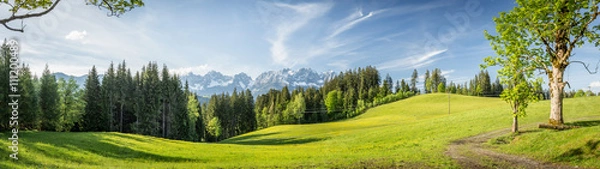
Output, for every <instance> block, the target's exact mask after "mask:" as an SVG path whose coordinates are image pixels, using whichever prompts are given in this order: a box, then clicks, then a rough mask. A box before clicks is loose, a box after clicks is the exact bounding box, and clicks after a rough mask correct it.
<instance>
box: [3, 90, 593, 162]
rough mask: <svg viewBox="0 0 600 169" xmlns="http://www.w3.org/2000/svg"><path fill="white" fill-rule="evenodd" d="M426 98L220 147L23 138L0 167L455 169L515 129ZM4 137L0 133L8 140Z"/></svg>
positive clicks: (581, 109) (533, 108) (533, 111)
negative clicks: (493, 136) (463, 146)
mask: <svg viewBox="0 0 600 169" xmlns="http://www.w3.org/2000/svg"><path fill="white" fill-rule="evenodd" d="M599 101H600V97H588V98H576V99H566V100H565V119H566V121H570V119H575V118H581V117H587V116H593V115H599V114H600V113H599V112H598V110H600V104H597V103H598V102H599ZM450 110H451V111H450V114H448V96H447V95H445V94H429V95H420V96H415V97H413V98H410V99H406V100H402V101H398V102H394V103H390V104H386V105H383V106H379V107H376V108H372V109H370V110H369V111H367V112H366V113H365V114H363V115H360V116H358V117H356V118H353V119H348V120H344V121H339V122H331V123H321V124H310V125H282V126H275V127H270V128H266V129H263V130H259V131H255V132H251V133H247V134H244V135H240V136H237V137H234V138H230V139H228V140H224V141H222V142H220V143H216V144H207V143H191V142H184V141H174V140H167V139H161V138H154V137H148V136H141V135H134V134H122V133H53V132H24V133H20V135H19V161H16V162H14V161H12V160H9V158H8V154H9V153H10V150H9V149H8V148H7V147H8V145H9V142H8V140H7V139H2V141H0V154H5V155H3V156H2V157H0V159H1V162H0V168H27V167H37V166H45V167H49V168H53V167H56V168H213V167H226V168H228V167H250V168H263V167H276V166H278V167H309V168H314V167H322V168H332V167H338V168H348V167H354V168H362V167H364V166H369V167H374V166H379V167H385V168H389V167H435V168H448V167H458V166H457V164H456V163H455V162H454V161H452V159H451V158H450V157H447V156H445V155H444V151H445V150H446V148H447V146H448V145H449V144H450V142H451V141H453V140H457V139H461V138H465V137H468V136H473V135H477V134H479V133H485V132H489V131H493V130H498V129H501V128H508V127H510V125H511V122H512V121H511V116H510V114H509V112H508V105H507V104H506V103H504V102H503V101H501V100H500V99H497V98H479V97H469V96H459V95H451V97H450ZM548 111H549V102H548V101H542V102H539V103H535V104H532V105H530V109H529V112H528V116H527V117H525V118H521V124H527V123H533V122H545V121H546V120H547V118H548V117H547V116H548ZM9 136H10V135H8V134H7V133H4V134H0V137H2V138H8V137H9Z"/></svg>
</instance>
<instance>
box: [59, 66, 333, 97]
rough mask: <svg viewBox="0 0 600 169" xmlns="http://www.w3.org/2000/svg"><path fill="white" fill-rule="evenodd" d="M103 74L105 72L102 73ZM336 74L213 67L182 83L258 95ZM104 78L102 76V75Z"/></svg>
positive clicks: (80, 79)
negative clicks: (252, 73) (253, 75)
mask: <svg viewBox="0 0 600 169" xmlns="http://www.w3.org/2000/svg"><path fill="white" fill-rule="evenodd" d="M54 75H55V76H56V77H57V79H58V78H64V79H68V78H69V77H73V78H75V80H76V81H77V84H78V85H79V86H80V88H83V87H84V84H85V79H87V75H83V76H69V75H66V74H64V73H60V72H58V73H54ZM100 76H102V75H100ZM333 76H335V73H334V72H333V71H328V72H322V73H318V72H316V71H314V70H312V69H310V68H301V69H298V70H292V69H282V70H278V71H267V72H264V73H261V74H260V75H259V76H258V77H256V78H255V79H252V78H251V77H250V76H248V75H247V74H246V73H238V74H236V75H233V76H228V75H223V74H222V73H220V72H217V71H210V72H208V73H206V74H205V75H197V74H193V73H188V74H184V75H180V77H179V78H180V79H181V82H182V84H184V83H185V82H186V81H187V82H188V85H189V87H190V90H192V91H193V92H196V93H197V94H198V95H200V96H210V95H213V94H219V93H223V92H225V93H232V92H233V90H234V89H237V90H238V91H241V90H246V89H250V90H251V91H252V95H254V96H258V95H260V94H264V93H266V92H268V91H269V90H270V89H277V90H280V89H281V88H283V87H284V86H288V87H289V89H290V90H293V89H295V88H298V87H304V88H306V87H320V86H323V83H324V82H325V81H327V80H329V79H331V78H332V77H333ZM100 80H102V77H100Z"/></svg>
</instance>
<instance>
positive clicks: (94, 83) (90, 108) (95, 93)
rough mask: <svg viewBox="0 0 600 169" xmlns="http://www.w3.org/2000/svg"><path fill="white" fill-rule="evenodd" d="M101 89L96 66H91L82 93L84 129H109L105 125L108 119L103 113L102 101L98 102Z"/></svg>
mask: <svg viewBox="0 0 600 169" xmlns="http://www.w3.org/2000/svg"><path fill="white" fill-rule="evenodd" d="M101 91H102V89H101V88H100V81H99V80H98V73H97V71H96V66H93V67H92V70H91V71H90V73H89V74H88V77H87V79H86V81H85V93H84V95H83V100H84V101H85V102H86V104H85V108H84V110H85V111H84V114H83V126H82V127H83V130H84V131H108V129H109V126H108V125H106V124H107V123H106V121H109V118H108V114H106V113H104V111H103V110H102V108H103V107H102V103H101V102H99V100H101V98H102V96H101V95H100V93H101Z"/></svg>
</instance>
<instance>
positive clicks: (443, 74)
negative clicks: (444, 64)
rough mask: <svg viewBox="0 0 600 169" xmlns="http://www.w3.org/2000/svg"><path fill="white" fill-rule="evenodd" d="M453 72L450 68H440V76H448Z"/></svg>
mask: <svg viewBox="0 0 600 169" xmlns="http://www.w3.org/2000/svg"><path fill="white" fill-rule="evenodd" d="M451 73H454V69H450V70H442V76H444V77H446V78H448V77H450V74H451Z"/></svg>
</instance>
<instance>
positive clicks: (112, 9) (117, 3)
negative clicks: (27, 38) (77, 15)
mask: <svg viewBox="0 0 600 169" xmlns="http://www.w3.org/2000/svg"><path fill="white" fill-rule="evenodd" d="M60 1H61V0H55V1H52V0H13V1H9V0H0V6H6V7H8V12H9V13H10V14H9V15H6V16H8V17H6V18H0V24H2V25H4V27H6V29H8V30H12V31H18V32H24V28H25V26H23V24H21V27H20V28H15V27H11V26H10V25H9V23H10V22H12V21H17V20H21V21H22V20H24V19H27V18H33V17H40V16H43V15H46V14H48V13H49V12H50V11H52V10H53V9H54V8H55V7H56V6H57V5H58V3H59V2H60ZM85 2H86V4H87V5H93V6H97V7H98V8H100V9H106V10H108V11H109V12H108V15H109V16H117V17H119V16H120V15H122V14H124V13H125V12H128V11H131V10H132V9H134V8H137V7H142V6H144V2H143V1H142V0H86V1H85Z"/></svg>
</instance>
